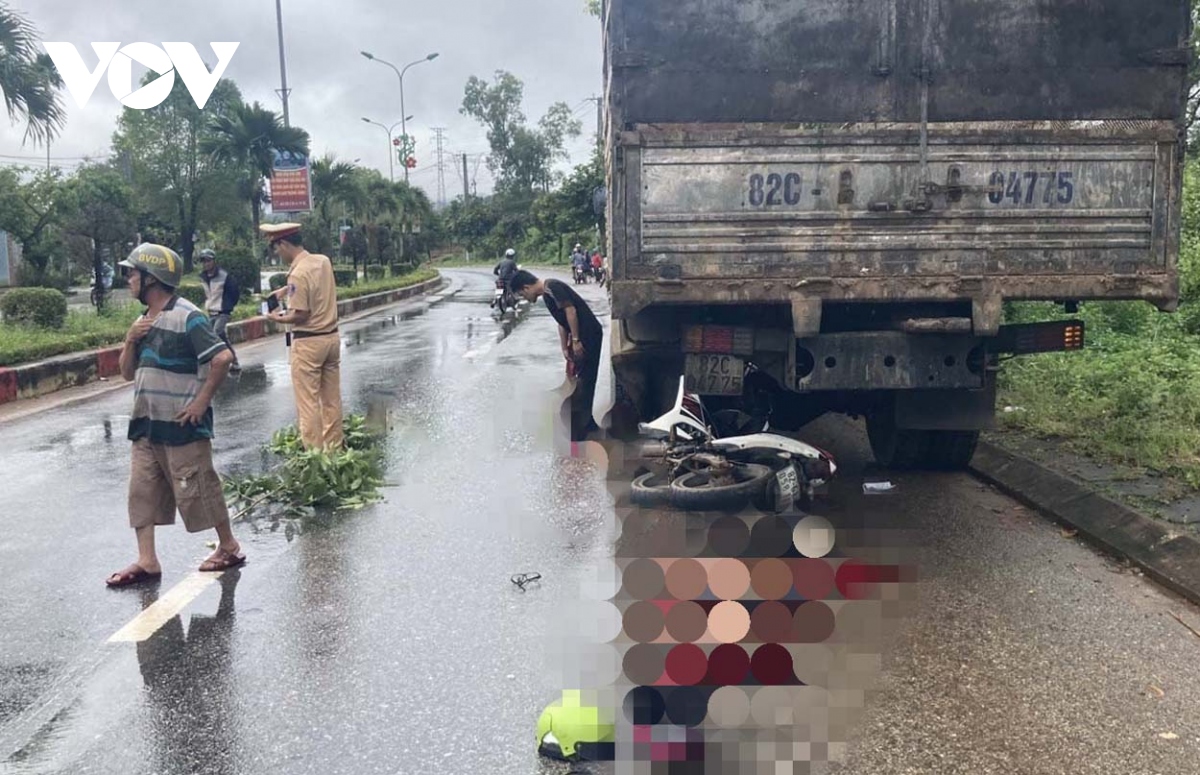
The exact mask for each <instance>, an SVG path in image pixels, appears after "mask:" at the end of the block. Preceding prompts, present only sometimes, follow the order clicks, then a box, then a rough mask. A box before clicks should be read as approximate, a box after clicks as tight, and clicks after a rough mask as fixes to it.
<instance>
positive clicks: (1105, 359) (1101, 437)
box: [999, 302, 1200, 489]
mask: <svg viewBox="0 0 1200 775" xmlns="http://www.w3.org/2000/svg"><path fill="white" fill-rule="evenodd" d="M1191 312H1192V311H1191V310H1189V309H1187V308H1184V309H1181V311H1180V312H1178V313H1175V314H1163V313H1160V312H1157V311H1156V310H1155V309H1154V308H1153V307H1151V306H1150V305H1148V304H1145V303H1142V302H1110V303H1092V304H1084V305H1082V307H1081V310H1080V315H1079V317H1081V318H1082V319H1083V320H1084V322H1085V325H1086V327H1087V334H1086V337H1085V338H1086V340H1087V343H1086V346H1085V348H1084V350H1083V351H1082V352H1076V353H1051V354H1046V355H1035V356H1022V357H1020V358H1014V359H1012V360H1011V361H1008V362H1007V363H1005V364H1004V368H1003V369H1002V371H1001V378H1000V404H999V405H1000V414H999V418H1000V425H1001V427H1004V428H1007V429H1011V430H1016V431H1020V432H1022V433H1025V434H1027V435H1031V436H1035V437H1040V438H1053V439H1057V440H1059V441H1060V442H1062V443H1063V444H1065V445H1066V446H1067V448H1069V449H1071V450H1073V451H1076V452H1080V453H1083V454H1086V455H1090V456H1093V457H1096V458H1098V459H1101V460H1105V461H1109V462H1114V463H1120V464H1123V465H1126V466H1130V467H1133V468H1135V469H1138V470H1141V471H1153V472H1157V473H1161V474H1165V475H1167V476H1170V477H1173V478H1178V479H1180V480H1181V481H1182V482H1183V483H1185V484H1186V485H1187V486H1188V487H1190V488H1192V489H1200V347H1198V345H1200V337H1197V336H1195V335H1194V334H1192V333H1190V332H1189V329H1190V327H1191V324H1190V320H1191V318H1192V317H1193V316H1192V314H1191ZM1056 317H1063V316H1062V315H1061V314H1060V313H1058V312H1055V311H1054V308H1053V307H1052V306H1051V305H1048V304H1015V305H1011V307H1010V310H1009V315H1008V318H1009V320H1010V322H1024V321H1028V320H1046V319H1053V318H1056Z"/></svg>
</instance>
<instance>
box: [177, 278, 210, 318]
mask: <svg viewBox="0 0 1200 775" xmlns="http://www.w3.org/2000/svg"><path fill="white" fill-rule="evenodd" d="M175 292H176V293H178V294H179V296H180V297H181V298H184V299H187V300H188V301H190V302H191V303H192V304H195V305H196V306H197V307H199V308H200V309H201V310H202V311H203V310H204V305H205V303H206V302H207V301H208V293H207V292H206V291H205V290H204V286H203V285H200V284H198V283H184V284H183V285H181V286H179V287H178V288H176V289H175ZM205 314H207V313H205Z"/></svg>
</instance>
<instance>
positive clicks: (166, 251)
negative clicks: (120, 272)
mask: <svg viewBox="0 0 1200 775" xmlns="http://www.w3.org/2000/svg"><path fill="white" fill-rule="evenodd" d="M120 265H121V266H126V267H129V268H130V269H140V270H142V271H143V272H145V273H146V274H148V275H150V276H151V277H153V278H154V279H156V280H158V281H159V282H160V283H162V284H163V285H166V286H168V287H170V288H178V287H179V283H181V282H182V281H183V259H182V258H180V257H179V254H178V253H176V252H175V251H174V250H171V249H170V248H168V247H166V246H164V245H155V244H153V243H150V242H143V243H142V244H141V245H138V246H137V247H136V248H134V249H133V252H132V253H130V254H129V257H128V258H126V259H125V260H124V261H122V262H121V264H120Z"/></svg>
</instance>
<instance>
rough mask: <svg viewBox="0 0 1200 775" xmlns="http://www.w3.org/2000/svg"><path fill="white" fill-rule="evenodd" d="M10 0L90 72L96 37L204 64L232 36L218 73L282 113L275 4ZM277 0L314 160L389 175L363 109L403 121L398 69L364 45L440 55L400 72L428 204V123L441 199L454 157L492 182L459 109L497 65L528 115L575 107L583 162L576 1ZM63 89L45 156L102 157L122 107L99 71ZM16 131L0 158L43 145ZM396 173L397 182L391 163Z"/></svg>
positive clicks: (580, 20) (589, 59)
mask: <svg viewBox="0 0 1200 775" xmlns="http://www.w3.org/2000/svg"><path fill="white" fill-rule="evenodd" d="M9 3H10V6H11V7H12V8H14V9H15V10H16V11H17V12H19V13H23V14H24V15H26V16H27V17H28V18H29V19H30V21H31V22H32V23H33V24H34V25H35V26H36V28H37V30H38V32H39V33H40V35H41V39H42V40H49V41H65V42H69V43H74V44H75V45H76V47H77V48H78V49H79V51H80V53H81V55H83V58H84V62H85V63H86V64H87V65H88V67H89V69H90V68H93V67H94V66H95V64H96V60H95V54H93V53H92V50H91V46H90V43H91V42H92V41H119V42H121V43H122V44H126V43H132V42H135V41H145V42H148V43H155V44H159V43H161V42H163V41H172V42H174V41H183V42H189V43H192V44H194V45H195V46H196V50H197V51H198V52H200V55H201V56H202V57H203V58H205V59H206V60H207V61H215V56H214V55H213V53H212V50H211V48H209V46H208V44H209V42H211V41H234V42H238V43H240V44H241V45H240V46H239V47H238V49H237V52H236V53H235V54H234V56H233V59H232V61H231V63H230V65H229V68H228V70H226V72H225V77H226V78H231V79H233V80H234V81H236V82H237V84H238V86H239V87H240V88H241V90H242V94H243V96H244V98H245V99H246V100H247V101H248V102H252V101H254V100H258V101H259V102H262V103H263V104H264V105H268V106H271V107H272V108H274V109H275V110H277V111H280V112H282V103H281V101H280V99H279V97H278V96H277V95H276V93H275V91H276V90H277V89H278V88H279V84H280V81H279V49H278V43H277V36H276V26H275V1H274V0H9ZM282 3H283V28H284V44H285V52H286V56H287V75H288V86H289V88H290V89H291V98H290V104H289V111H290V114H291V122H292V124H293V125H297V126H301V127H303V128H304V129H306V130H308V132H309V133H310V135H311V136H312V143H313V153H314V155H315V156H320V155H321V154H323V153H325V152H326V151H329V152H332V153H335V154H336V155H337V156H338V157H339V158H341V159H344V160H347V161H353V160H354V159H356V158H357V159H360V161H359V164H362V165H365V166H371V167H374V168H376V169H378V170H379V171H380V172H382V173H383V174H384V175H385V176H386V175H387V174H388V157H387V136H386V133H385V131H384V130H383V129H382V128H380V127H378V126H373V125H370V124H366V123H363V121H362V120H361V117H363V116H366V117H367V118H370V119H372V120H373V121H378V122H380V123H383V124H388V125H391V124H393V123H396V122H399V120H400V105H399V102H400V99H399V96H400V87H399V83H398V81H397V78H396V74H395V72H393V71H392V70H391V69H390V68H388V67H385V66H384V65H381V64H379V63H377V62H370V61H368V60H366V59H364V58H363V57H362V56H361V55H360V53H359V52H360V51H362V50H366V51H369V52H371V53H372V54H374V55H375V56H377V57H380V58H382V59H386V60H388V61H390V62H392V63H393V64H395V65H396V66H397V67H399V68H403V67H404V65H405V64H407V63H409V62H412V61H415V60H418V59H421V58H423V57H424V56H425V55H426V54H429V53H431V52H437V53H438V54H439V55H440V56H439V57H438V58H437V59H436V60H434V61H433V62H427V63H423V64H420V65H417V66H415V67H413V68H411V69H409V70H408V73H407V74H406V75H405V77H404V100H405V107H406V108H407V110H408V113H409V115H412V116H413V117H414V118H413V121H411V122H409V127H408V128H409V133H410V134H412V135H413V136H414V137H415V138H416V140H417V152H416V157H417V162H418V169H417V170H415V171H413V172H412V173H411V176H412V182H413V183H414V184H417V185H419V186H421V187H422V188H424V189H425V190H426V191H427V192H428V193H429V195H430V198H431V199H435V200H436V198H437V185H438V174H437V169H436V161H437V158H436V144H435V141H434V133H433V131H432V128H433V127H439V126H440V127H445V128H446V133H445V135H446V140H445V148H446V172H445V182H446V193H447V199H453V198H454V196H455V195H456V194H461V193H462V178H461V168H462V159H461V156H460V157H459V158H458V159H457V160H455V159H453V158H452V156H451V154H462V153H466V154H471V155H472V158H471V159H470V160H469V161H470V163H469V165H468V172H469V173H471V174H472V175H475V174H477V176H478V177H477V184H478V190H479V193H481V194H482V193H485V192H488V191H490V190H491V186H492V180H491V177H490V175H489V174H488V172H487V168H486V165H485V164H483V163H479V164H478V167H476V162H477V161H481V155H482V154H486V153H487V151H488V145H487V139H486V134H485V131H484V129H483V128H482V127H481V126H480V125H479V124H477V123H476V122H475V121H474V120H473V119H469V118H467V117H465V116H463V115H461V114H460V113H459V107H460V106H461V105H462V97H463V86H464V84H465V83H466V81H467V78H469V77H470V76H471V75H478V76H480V77H481V78H485V79H486V80H488V81H491V80H492V77H493V73H494V71H495V70H497V69H503V70H508V71H509V72H511V73H513V74H514V75H516V76H517V77H518V78H520V79H521V80H522V81H523V82H524V83H525V102H524V110H525V114H526V116H527V118H528V119H529V121H530V123H534V122H536V121H537V119H538V118H540V117H541V116H542V114H543V113H544V112H545V111H546V109H547V108H548V107H549V106H550V105H551V104H552V103H554V102H557V101H563V102H566V103H567V104H568V105H569V106H571V107H572V108H573V109H577V113H576V115H577V116H578V117H579V118H580V119H582V120H583V124H584V134H583V135H582V136H581V137H580V138H579V139H578V140H577V141H575V142H574V143H572V145H571V148H570V151H571V163H572V164H575V163H579V162H582V161H584V160H586V158H587V155H588V148H589V145H590V143H591V142H592V141H593V137H594V132H595V124H596V118H595V117H596V106H595V103H592V102H585V101H584V100H585V99H586V98H588V97H591V96H594V95H598V94H599V93H600V89H601V84H602V76H601V67H602V62H603V55H602V51H601V35H600V23H599V20H598V19H596V18H594V17H592V16H589V15H588V14H587V13H586V12H585V10H584V0H519V2H503V1H502V2H497V1H496V0H424V1H422V2H412V1H411V0H409V2H396V1H393V2H384V1H383V0H339V1H338V2H336V3H335V2H332V1H331V0H282ZM134 77H135V79H136V78H137V77H138V73H137V70H136V68H135V76H134ZM62 99H63V105H64V107H65V108H66V109H67V115H68V122H67V125H66V128H65V130H64V131H63V133H62V135H61V136H60V137H59V138H58V139H56V140H55V141H54V142H53V143H52V145H51V148H50V155H51V161H52V163H55V164H59V165H61V166H63V167H71V166H74V165H77V164H79V163H80V161H81V158H80V157H83V156H92V157H103V156H105V155H106V154H107V153H108V151H109V145H110V142H109V141H110V138H111V136H112V132H113V129H114V127H115V123H116V118H117V116H118V115H119V114H120V110H121V106H120V103H118V102H117V100H116V98H114V97H113V96H112V93H111V92H110V91H109V88H108V81H107V79H106V78H102V79H101V81H100V84H99V86H97V88H96V91H95V93H94V94H93V96H92V98H91V100H90V101H89V102H88V104H87V106H86V107H84V108H80V107H79V106H78V105H76V104H75V100H74V99H73V98H72V97H71V95H70V94H69V93H67V92H66V91H65V90H64V91H63V93H62ZM24 129H25V127H24V124H23V123H21V124H18V125H12V124H10V123H9V121H8V118H7V116H5V115H4V114H3V113H0V163H5V164H12V163H20V162H23V161H27V162H29V163H40V164H45V159H46V149H45V147H44V146H42V147H37V146H34V145H33V144H32V143H29V144H26V145H24V146H22V144H21V143H22V137H23V134H24ZM399 131H400V130H399V128H397V130H396V133H397V134H399ZM455 162H456V163H455ZM476 169H477V172H476ZM456 170H458V171H457V172H456ZM395 174H396V179H397V180H402V179H403V171H402V169H401V167H400V166H399V164H397V166H396V173H395Z"/></svg>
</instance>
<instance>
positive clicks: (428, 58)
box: [359, 51, 438, 183]
mask: <svg viewBox="0 0 1200 775" xmlns="http://www.w3.org/2000/svg"><path fill="white" fill-rule="evenodd" d="M359 53H360V54H362V55H363V56H365V57H366V58H367V59H370V60H371V61H372V62H378V63H379V64H381V65H387V66H388V67H390V68H392V70H394V71H395V72H396V77H397V78H399V79H400V123H401V132H403V133H404V139H405V142H406V144H407V141H408V123H407V122H406V121H405V120H404V117H405V116H406V115H407V114H406V113H405V112H404V74H405V73H407V72H408V68H410V67H412V66H414V65H419V64H421V63H422V62H432V61H433V60H435V59H437V58H438V55H437V53H436V52H434V53H432V54H429V55H428V56H426V57H425V58H424V59H418V60H417V61H415V62H409V63H408V64H407V65H405V66H404V69H403V70H399V69H397V68H396V66H395V65H394V64H392V63H391V62H386V61H384V60H382V59H380V58H379V57H377V56H375V55H374V54H370V53H368V52H366V51H360V52H359ZM404 182H405V183H407V182H408V164H407V163H406V164H405V165H404Z"/></svg>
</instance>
